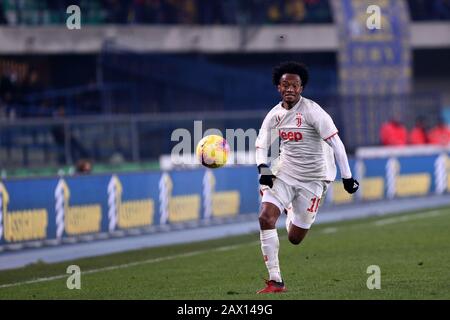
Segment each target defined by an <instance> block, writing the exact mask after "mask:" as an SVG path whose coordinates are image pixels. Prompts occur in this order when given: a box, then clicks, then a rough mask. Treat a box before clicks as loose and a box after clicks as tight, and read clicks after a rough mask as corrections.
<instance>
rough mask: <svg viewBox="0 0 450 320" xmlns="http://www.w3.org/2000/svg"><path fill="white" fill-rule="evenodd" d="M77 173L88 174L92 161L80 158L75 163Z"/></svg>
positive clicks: (90, 170)
mask: <svg viewBox="0 0 450 320" xmlns="http://www.w3.org/2000/svg"><path fill="white" fill-rule="evenodd" d="M75 170H76V172H77V173H78V174H89V173H91V172H92V163H91V161H89V160H88V159H80V160H78V161H77V163H76V165H75Z"/></svg>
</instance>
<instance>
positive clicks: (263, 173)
mask: <svg viewBox="0 0 450 320" xmlns="http://www.w3.org/2000/svg"><path fill="white" fill-rule="evenodd" d="M258 172H259V174H260V176H259V184H262V185H264V186H269V187H270V188H272V187H273V179H275V178H276V177H275V176H274V175H273V173H272V171H270V168H269V166H268V165H267V164H260V165H259V166H258Z"/></svg>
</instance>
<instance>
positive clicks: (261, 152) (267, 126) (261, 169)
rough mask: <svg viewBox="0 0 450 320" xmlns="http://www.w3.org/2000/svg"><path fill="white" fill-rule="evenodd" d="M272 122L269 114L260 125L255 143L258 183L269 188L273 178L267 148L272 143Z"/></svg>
mask: <svg viewBox="0 0 450 320" xmlns="http://www.w3.org/2000/svg"><path fill="white" fill-rule="evenodd" d="M272 121H273V120H272V117H271V113H270V112H269V114H268V115H267V116H266V118H265V119H264V121H263V124H262V125H261V129H260V130H259V134H258V137H257V138H256V143H255V148H256V150H255V152H256V156H255V158H256V165H257V166H258V173H259V174H260V177H259V183H260V184H262V185H266V186H269V187H271V188H272V186H273V179H274V178H275V176H274V174H273V173H272V171H271V170H270V168H269V165H268V163H269V159H268V153H269V148H270V146H271V144H272V142H273V130H272V125H271V123H272Z"/></svg>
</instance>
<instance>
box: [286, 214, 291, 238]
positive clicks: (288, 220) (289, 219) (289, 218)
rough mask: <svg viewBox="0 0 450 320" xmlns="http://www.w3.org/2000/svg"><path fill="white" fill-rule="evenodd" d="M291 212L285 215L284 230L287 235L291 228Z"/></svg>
mask: <svg viewBox="0 0 450 320" xmlns="http://www.w3.org/2000/svg"><path fill="white" fill-rule="evenodd" d="M290 212H292V211H290V210H288V211H287V214H286V230H287V232H288V233H289V228H290V226H291V221H292V213H290Z"/></svg>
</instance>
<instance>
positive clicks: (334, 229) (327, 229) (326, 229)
mask: <svg viewBox="0 0 450 320" xmlns="http://www.w3.org/2000/svg"><path fill="white" fill-rule="evenodd" d="M337 231H338V228H325V229H323V230H322V233H325V234H327V233H336V232H337Z"/></svg>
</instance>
